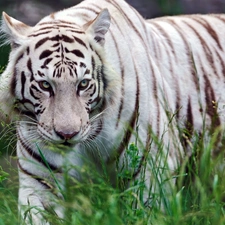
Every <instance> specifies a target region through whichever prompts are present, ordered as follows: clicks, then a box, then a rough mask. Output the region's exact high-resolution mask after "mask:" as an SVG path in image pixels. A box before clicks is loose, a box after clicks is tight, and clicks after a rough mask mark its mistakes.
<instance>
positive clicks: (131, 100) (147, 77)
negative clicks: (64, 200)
mask: <svg viewBox="0 0 225 225" xmlns="http://www.w3.org/2000/svg"><path fill="white" fill-rule="evenodd" d="M2 31H3V33H4V35H5V37H6V43H10V44H11V53H10V57H9V63H8V66H7V68H6V70H5V71H4V73H3V74H2V75H1V78H0V103H1V113H2V118H3V119H4V120H8V121H10V120H17V121H18V122H17V137H18V141H17V156H18V167H19V180H20V189H19V205H20V209H21V213H22V215H23V213H24V210H23V206H26V205H27V206H31V210H30V218H28V216H27V217H26V221H27V224H29V221H30V220H32V221H33V224H35V225H37V224H49V222H48V221H45V219H44V218H43V217H42V215H41V212H39V209H44V210H45V209H47V208H48V207H49V205H50V203H49V199H51V198H52V197H53V198H55V195H54V194H53V193H52V194H51V190H52V187H54V186H55V183H54V180H53V179H52V174H51V173H53V174H54V176H55V177H56V178H57V180H58V181H59V184H60V185H61V186H62V187H63V173H64V171H63V165H64V163H70V164H71V165H75V166H76V167H77V168H82V167H83V166H85V165H86V164H88V163H89V162H90V163H94V164H95V165H96V169H97V170H98V171H99V173H101V172H102V168H101V166H100V165H101V163H102V162H104V163H105V166H106V168H107V170H108V173H109V175H110V178H111V182H112V183H115V179H116V171H117V170H116V164H117V163H116V162H117V161H118V160H119V161H120V162H121V163H122V161H123V155H124V154H125V150H126V147H127V146H128V144H129V143H132V142H135V141H136V139H137V137H136V136H137V133H136V132H135V129H136V127H138V138H139V139H138V140H139V141H138V148H139V150H140V152H139V157H140V158H141V161H140V166H141V164H142V163H143V162H144V161H145V160H146V155H147V154H146V153H149V154H151V156H152V157H153V158H154V157H155V156H156V155H157V150H158V149H157V147H156V146H157V145H156V144H155V145H154V144H152V145H151V148H150V143H151V142H152V134H155V135H157V137H159V138H161V139H162V141H163V143H164V151H165V154H167V151H168V156H167V163H168V166H169V169H170V170H171V172H173V171H174V170H175V169H176V168H177V166H178V163H179V162H180V161H181V160H182V157H183V156H184V154H185V152H184V151H183V149H184V148H183V147H182V139H180V136H179V132H178V131H177V130H171V129H169V127H170V123H171V120H170V119H171V117H170V116H169V115H168V112H171V113H174V114H176V116H175V117H174V119H173V120H172V122H173V121H174V123H175V124H176V123H178V124H179V125H180V126H182V125H183V126H184V127H185V128H187V129H188V130H189V131H190V137H189V138H191V134H192V132H193V129H196V130H199V131H201V129H202V126H203V121H204V119H206V125H207V126H209V127H211V131H212V132H213V131H214V129H216V127H219V126H220V125H223V124H224V116H223V113H224V110H223V107H222V105H223V104H224V103H225V95H224V94H223V90H225V53H224V49H225V39H224V37H225V16H224V15H191V16H178V17H165V18H158V19H152V20H148V21H146V20H144V19H143V18H142V17H141V16H140V15H139V14H138V13H137V11H136V10H135V9H133V8H132V7H131V6H129V5H128V4H127V3H126V2H125V1H123V0H86V1H84V2H82V3H80V4H79V5H77V6H74V7H72V8H69V9H66V10H63V11H59V12H56V13H53V14H51V15H50V16H47V17H45V18H44V19H42V20H41V21H40V22H39V23H38V24H37V25H35V26H34V27H30V26H27V25H25V24H24V23H22V22H20V21H17V20H15V19H13V18H11V17H9V16H8V15H7V14H6V13H3V21H2ZM215 104H216V106H217V107H215ZM172 135H173V137H174V135H175V137H177V141H176V142H174V139H173V138H171V136H172ZM53 149H54V150H53ZM57 149H58V150H59V151H57ZM60 150H63V151H64V152H63V154H61V152H60ZM139 172H140V168H139V169H138V170H137V171H136V172H135V173H134V175H133V178H138V174H139ZM70 176H72V177H75V178H76V179H81V177H80V173H79V170H78V169H77V170H76V169H73V170H71V171H70ZM150 178H151V171H148V170H147V171H146V174H145V180H146V182H145V185H146V192H147V191H148V188H149V186H150V185H151V183H150V180H151V179H150ZM59 197H62V196H59ZM145 198H146V201H147V200H148V199H147V198H148V196H147V195H146V196H145ZM51 207H54V210H55V212H56V214H57V215H58V216H59V217H63V209H62V208H61V207H59V206H57V205H52V206H51ZM25 210H26V209H25ZM23 216H24V215H23Z"/></svg>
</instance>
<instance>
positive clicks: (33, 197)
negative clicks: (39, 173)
mask: <svg viewBox="0 0 225 225" xmlns="http://www.w3.org/2000/svg"><path fill="white" fill-rule="evenodd" d="M19 181H20V188H19V213H20V215H21V220H22V221H25V223H26V224H32V225H50V223H49V222H48V214H49V213H52V214H56V215H57V216H58V217H59V218H63V211H64V210H63V207H61V206H60V205H59V204H56V199H57V197H59V196H56V195H55V194H53V193H52V192H51V190H50V186H48V184H45V183H44V182H41V181H40V182H39V181H38V180H37V179H36V178H32V177H31V176H29V175H28V174H25V173H24V172H23V171H19Z"/></svg>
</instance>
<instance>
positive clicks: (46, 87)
mask: <svg viewBox="0 0 225 225" xmlns="http://www.w3.org/2000/svg"><path fill="white" fill-rule="evenodd" d="M38 84H39V86H40V88H41V89H42V90H44V91H49V90H50V89H51V85H50V84H49V83H48V82H47V81H45V80H44V81H40V82H39V83H38Z"/></svg>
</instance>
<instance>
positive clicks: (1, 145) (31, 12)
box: [0, 0, 225, 167]
mask: <svg viewBox="0 0 225 225" xmlns="http://www.w3.org/2000/svg"><path fill="white" fill-rule="evenodd" d="M79 2H81V0H48V1H44V0H19V1H18V0H0V12H2V11H5V12H6V13H8V14H9V15H10V16H12V17H14V18H16V19H18V20H21V21H23V22H24V23H27V24H28V25H34V24H35V23H37V22H38V21H39V20H40V19H41V18H42V17H44V16H46V15H48V14H49V13H51V12H54V11H57V10H60V9H63V8H67V7H70V6H73V5H76V4H78V3H79ZM127 2H128V3H129V4H131V5H132V6H133V7H135V8H136V9H137V10H138V11H139V12H140V13H141V14H142V15H143V17H144V18H154V17H158V16H164V15H178V14H191V13H223V12H225V0H127ZM9 49H10V48H9V46H2V47H0V68H2V67H4V66H5V65H6V64H7V61H8V53H9ZM0 73H1V72H0ZM4 132H5V130H3V132H2V133H4ZM0 136H2V134H1V135H0ZM13 136H14V137H12V138H10V137H9V140H12V139H14V140H15V135H13ZM6 143H9V141H6V140H5V139H4V140H2V138H0V167H1V166H3V167H5V166H4V165H3V163H4V164H5V161H6V160H5V157H6V155H4V154H3V153H5V152H7V150H8V149H11V147H8V146H9V144H6ZM12 143H15V142H12ZM9 152H10V154H11V152H12V150H10V151H9ZM13 152H14V151H13ZM10 154H9V155H10ZM1 155H2V156H3V159H2V160H1ZM7 155H8V154H7ZM14 161H15V160H14Z"/></svg>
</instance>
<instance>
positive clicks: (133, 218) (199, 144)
mask: <svg viewBox="0 0 225 225" xmlns="http://www.w3.org/2000/svg"><path fill="white" fill-rule="evenodd" d="M195 136H196V137H195V141H194V142H192V143H191V144H190V146H189V147H190V148H191V150H192V151H193V152H194V153H195V154H193V156H192V157H191V158H190V160H188V161H187V160H184V162H183V164H182V165H181V166H180V170H179V172H178V173H177V174H176V175H173V176H172V175H170V173H167V172H168V169H167V168H166V166H165V167H163V168H160V167H159V166H157V165H158V164H157V163H156V162H157V160H158V162H159V161H161V160H163V159H164V157H165V156H164V155H162V154H159V156H158V158H157V160H153V159H151V157H150V156H149V157H148V159H147V161H146V165H149V166H150V168H151V170H152V174H153V178H152V184H154V187H155V188H154V190H155V191H153V189H152V190H151V191H150V197H151V203H150V204H148V205H146V204H145V203H144V202H143V198H142V197H143V190H144V181H143V180H142V179H141V178H140V179H139V180H137V181H132V182H131V185H130V187H129V188H124V187H123V184H125V183H126V181H127V180H129V177H131V176H132V171H131V172H130V171H127V170H126V169H125V170H124V171H118V178H117V179H118V184H120V185H117V186H118V187H112V185H111V184H110V182H109V179H108V178H107V175H106V174H103V175H99V174H98V173H95V172H91V171H93V169H92V168H91V167H89V168H88V167H87V168H82V173H83V174H84V176H85V174H88V175H89V177H88V179H86V180H85V181H84V182H82V183H79V182H77V181H74V180H71V179H70V178H68V176H67V174H65V180H66V181H67V184H68V185H66V189H65V190H64V191H62V192H63V193H62V194H63V196H64V197H65V200H63V201H62V200H59V202H58V204H60V205H63V206H64V207H65V208H66V212H65V218H64V219H63V220H59V219H58V218H57V217H56V216H55V215H54V214H52V213H51V212H45V214H46V217H47V218H48V220H49V221H51V222H52V224H54V225H58V224H59V225H86V224H87V225H100V224H101V225H102V224H104V225H145V224H146V225H147V224H154V225H170V224H171V225H180V224H182V225H222V224H225V215H224V214H225V211H224V196H225V195H224V192H225V179H224V177H225V176H224V175H225V174H224V173H225V171H224V169H223V168H222V165H223V164H224V162H223V161H224V156H223V155H222V154H221V155H218V156H216V157H212V151H213V150H215V148H216V146H217V140H218V136H217V135H216V132H215V133H214V134H212V135H211V136H210V137H208V136H207V138H203V137H199V136H198V135H195ZM160 146H161V144H160V142H159V143H158V147H159V148H160ZM161 147H162V146H161ZM137 151H138V149H137V148H136V145H135V144H134V143H133V144H131V145H130V146H129V147H128V149H127V155H126V157H125V161H126V159H129V158H132V159H133V161H132V162H131V164H130V166H132V167H133V169H134V170H133V171H135V170H136V167H137V165H138V162H139V161H140V160H139V159H138V157H137ZM128 161H129V160H128ZM125 163H126V162H125ZM68 169H69V168H68ZM143 170H144V168H143ZM142 172H143V171H142ZM175 178H176V185H172V186H171V185H170V181H173V180H175ZM93 180H95V181H94V182H93ZM159 180H161V181H159ZM121 181H122V182H121ZM75 182H76V184H74V183H75ZM121 184H122V185H121ZM17 188H18V182H17V181H16V179H12V177H11V176H9V174H7V173H6V172H5V171H3V169H2V168H1V169H0V225H16V224H23V222H22V221H19V219H18V217H17V213H18V212H17Z"/></svg>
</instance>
